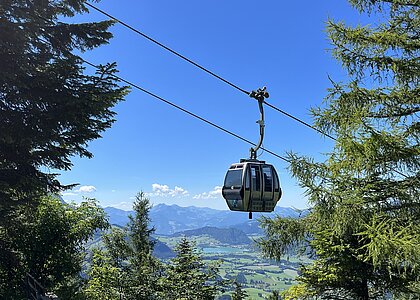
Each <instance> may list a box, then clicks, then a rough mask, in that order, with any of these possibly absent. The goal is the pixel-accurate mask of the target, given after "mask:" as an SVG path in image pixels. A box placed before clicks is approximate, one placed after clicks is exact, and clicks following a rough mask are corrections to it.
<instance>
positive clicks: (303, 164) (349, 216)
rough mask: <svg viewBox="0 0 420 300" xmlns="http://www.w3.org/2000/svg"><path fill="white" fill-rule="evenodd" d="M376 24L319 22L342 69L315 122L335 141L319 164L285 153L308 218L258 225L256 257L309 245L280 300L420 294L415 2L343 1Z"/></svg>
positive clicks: (419, 23)
mask: <svg viewBox="0 0 420 300" xmlns="http://www.w3.org/2000/svg"><path fill="white" fill-rule="evenodd" d="M350 3H351V4H352V5H353V6H354V7H355V8H356V9H357V10H359V11H360V12H362V13H366V14H369V15H370V16H371V17H372V18H375V19H374V20H375V21H377V22H379V23H378V24H376V25H366V26H357V27H349V26H346V25H345V24H344V23H342V22H335V21H333V20H329V21H328V23H327V30H328V34H329V37H330V39H331V42H332V45H333V55H334V57H336V58H337V59H338V60H339V61H341V63H342V65H343V67H344V68H345V69H346V70H347V71H348V75H349V82H348V83H335V82H333V81H332V85H333V87H332V88H331V89H330V92H329V94H328V96H327V97H326V99H325V103H324V105H323V106H322V107H320V108H316V109H313V110H312V113H313V115H314V117H315V124H316V126H317V127H318V128H319V129H321V130H322V131H324V132H325V133H328V134H330V135H335V136H336V139H337V140H336V144H335V147H334V150H333V151H332V153H330V154H329V156H328V159H327V160H326V161H325V162H314V160H313V159H311V158H308V157H300V156H298V155H296V154H293V153H291V154H289V159H290V160H291V166H290V170H291V172H292V173H293V175H294V176H295V177H296V178H297V179H298V180H299V183H300V185H301V186H302V187H304V188H305V189H306V193H307V196H308V199H309V203H310V204H311V206H312V209H311V210H310V213H309V214H308V215H307V216H305V217H304V218H301V219H298V220H291V219H280V218H278V219H274V220H269V219H265V220H263V221H262V224H263V227H264V228H265V231H266V234H267V236H266V238H265V239H264V240H262V241H261V242H260V245H261V248H262V250H263V251H264V253H265V254H266V255H268V256H269V257H272V258H276V259H280V256H281V255H284V254H287V252H288V251H289V250H290V249H291V248H293V247H296V246H299V245H302V243H303V245H305V247H306V246H307V245H309V249H310V250H309V251H310V253H309V254H310V255H312V258H313V259H314V261H313V263H312V264H310V265H307V266H302V267H301V270H300V271H301V273H300V276H299V277H298V280H299V281H300V284H299V285H297V286H294V287H292V288H291V289H289V291H288V292H286V293H285V294H284V296H285V298H286V299H364V300H367V299H384V298H394V299H418V298H419V297H420V289H419V282H420V197H419V196H420V147H419V137H420V123H419V113H420V89H419V76H420V59H419V57H420V34H419V33H420V1H418V0H394V1H392V0H350Z"/></svg>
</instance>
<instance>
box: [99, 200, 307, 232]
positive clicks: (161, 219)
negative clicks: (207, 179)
mask: <svg viewBox="0 0 420 300" xmlns="http://www.w3.org/2000/svg"><path fill="white" fill-rule="evenodd" d="M104 210H105V212H106V213H107V214H108V215H109V220H110V223H111V224H117V225H122V226H124V225H126V224H127V222H128V215H129V214H132V213H133V212H132V211H125V210H122V209H118V208H115V207H106V208H104ZM306 213H307V211H303V212H302V213H299V212H297V211H296V210H295V209H293V208H289V207H276V209H275V211H274V212H273V213H269V214H261V213H254V220H248V215H247V214H246V213H240V212H233V211H229V210H217V209H212V208H208V207H196V206H188V207H181V206H179V205H176V204H172V205H167V204H164V203H159V204H156V205H154V206H153V207H152V209H151V210H150V218H151V221H152V225H153V226H154V227H155V228H156V234H162V235H170V234H173V233H176V232H179V231H185V230H192V229H198V228H203V227H218V228H229V227H234V228H239V229H242V230H243V231H245V232H246V233H260V232H261V229H260V228H259V222H258V221H257V220H256V219H258V218H259V217H260V216H262V215H264V216H267V217H271V218H272V217H275V216H276V215H280V216H281V217H291V218H299V217H301V216H304V215H305V214H306Z"/></svg>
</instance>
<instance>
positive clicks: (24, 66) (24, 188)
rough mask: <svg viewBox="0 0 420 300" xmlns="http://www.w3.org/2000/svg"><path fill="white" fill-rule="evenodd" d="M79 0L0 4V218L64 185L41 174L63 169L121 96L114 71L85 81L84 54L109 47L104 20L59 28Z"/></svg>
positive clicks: (80, 6) (82, 151)
mask: <svg viewBox="0 0 420 300" xmlns="http://www.w3.org/2000/svg"><path fill="white" fill-rule="evenodd" d="M85 2H86V0H74V1H62V0H56V1H42V0H30V1H26V0H4V1H1V2H0V19H1V22H0V31H1V39H0V66H1V68H0V199H1V202H0V211H2V210H4V209H7V207H8V206H10V205H11V204H14V203H16V202H19V203H20V202H22V201H24V200H26V201H30V200H31V197H32V196H34V195H37V194H39V193H41V194H42V193H44V192H45V191H57V190H59V189H61V188H63V186H61V184H60V183H59V182H58V181H57V180H56V179H55V177H56V176H55V175H54V174H48V173H46V172H44V171H42V169H41V168H45V167H47V168H52V169H56V170H69V169H70V167H71V166H72V164H71V161H70V157H71V156H74V155H79V156H82V157H92V153H90V152H89V151H88V150H87V148H86V146H87V143H88V142H89V141H92V140H94V139H97V138H99V137H100V136H101V135H100V134H101V132H103V131H104V130H105V129H107V128H109V127H110V126H111V124H112V123H113V121H114V115H115V113H114V112H113V111H112V110H111V108H112V107H113V106H114V105H115V104H116V103H117V102H118V101H120V100H122V99H123V97H124V96H125V94H126V93H127V89H126V88H125V87H119V86H118V85H117V80H116V79H115V77H113V75H112V74H113V73H115V72H116V69H115V64H109V65H106V66H104V67H102V69H101V70H98V71H97V72H96V74H95V73H93V74H86V72H85V67H84V66H83V61H82V59H80V58H79V57H78V56H77V55H75V54H73V52H78V53H79V52H84V51H87V50H91V49H94V48H96V47H98V46H100V45H103V44H106V43H108V41H109V39H110V38H111V37H112V34H111V33H110V32H108V28H109V27H110V26H111V25H112V22H110V21H103V22H95V23H83V24H65V23H60V22H58V19H59V18H62V17H72V16H74V15H75V14H78V13H84V12H87V8H86V6H85Z"/></svg>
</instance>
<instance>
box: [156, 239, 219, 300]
mask: <svg viewBox="0 0 420 300" xmlns="http://www.w3.org/2000/svg"><path fill="white" fill-rule="evenodd" d="M175 252H176V254H177V255H176V257H175V258H173V259H172V261H171V263H170V265H169V266H168V267H167V269H166V274H165V275H164V276H163V277H162V278H161V283H160V285H161V286H162V290H163V291H162V295H161V298H162V299H168V300H171V299H173V300H176V299H188V300H206V299H208V300H210V299H214V298H215V296H216V294H217V292H218V290H219V289H220V285H219V283H218V282H216V281H215V279H216V275H217V272H218V267H217V266H216V265H209V266H208V265H206V264H205V263H204V262H203V260H202V258H201V257H200V255H199V254H198V253H197V249H196V248H195V245H194V243H192V242H189V241H188V240H187V239H186V238H185V237H183V238H182V239H181V241H180V242H179V243H178V245H177V246H176V248H175Z"/></svg>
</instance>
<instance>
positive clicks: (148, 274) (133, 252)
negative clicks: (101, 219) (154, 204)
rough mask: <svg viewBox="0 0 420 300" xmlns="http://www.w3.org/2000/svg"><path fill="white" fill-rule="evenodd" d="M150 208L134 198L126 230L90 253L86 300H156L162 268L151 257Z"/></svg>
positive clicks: (115, 231)
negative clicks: (90, 263)
mask: <svg viewBox="0 0 420 300" xmlns="http://www.w3.org/2000/svg"><path fill="white" fill-rule="evenodd" d="M150 208H151V206H150V202H149V199H147V198H146V197H145V195H144V194H143V193H139V194H137V196H136V200H135V201H134V204H133V210H134V215H132V216H130V221H129V223H128V226H127V228H124V229H119V228H114V229H113V230H112V231H111V233H109V234H107V235H105V236H104V238H103V241H104V244H105V247H104V249H102V250H99V249H96V250H95V251H94V255H93V261H92V265H91V267H90V269H89V271H88V281H87V284H86V288H85V294H86V296H87V298H88V299H91V300H100V299H159V298H158V297H157V294H158V292H159V291H160V288H159V287H158V277H159V276H160V274H161V271H162V265H161V263H160V262H159V261H158V260H157V259H156V258H155V257H154V256H153V246H154V242H153V241H152V239H151V235H152V233H153V232H154V229H153V228H150V219H149V212H150ZM106 297H108V298H106Z"/></svg>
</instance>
